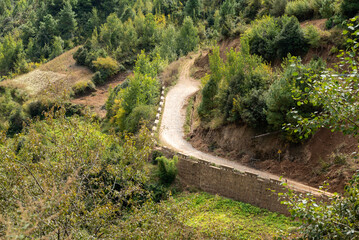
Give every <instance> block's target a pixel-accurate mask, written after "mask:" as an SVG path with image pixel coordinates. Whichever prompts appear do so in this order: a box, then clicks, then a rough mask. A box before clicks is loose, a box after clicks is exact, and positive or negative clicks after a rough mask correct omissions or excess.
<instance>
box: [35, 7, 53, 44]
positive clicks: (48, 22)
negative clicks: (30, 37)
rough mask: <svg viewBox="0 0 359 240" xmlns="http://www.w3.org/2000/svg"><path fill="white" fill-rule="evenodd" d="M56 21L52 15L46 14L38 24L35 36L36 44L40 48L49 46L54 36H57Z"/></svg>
mask: <svg viewBox="0 0 359 240" xmlns="http://www.w3.org/2000/svg"><path fill="white" fill-rule="evenodd" d="M57 33H58V31H57V21H56V20H55V19H54V18H53V17H52V15H50V14H47V15H46V16H45V17H44V19H43V21H41V22H40V27H39V30H38V34H37V39H36V40H37V44H38V45H40V46H41V47H43V46H45V45H46V44H50V43H51V41H52V39H53V38H54V36H56V35H58V34H57Z"/></svg>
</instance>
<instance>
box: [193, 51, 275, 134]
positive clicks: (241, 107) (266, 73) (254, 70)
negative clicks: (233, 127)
mask: <svg viewBox="0 0 359 240" xmlns="http://www.w3.org/2000/svg"><path fill="white" fill-rule="evenodd" d="M210 68H211V75H210V76H208V78H209V80H208V81H207V83H206V85H205V86H204V88H203V91H202V94H203V99H202V103H201V105H200V107H199V109H198V112H199V115H200V116H201V118H202V120H205V121H210V120H213V117H215V118H218V117H220V118H223V119H222V120H223V121H224V122H237V123H238V122H245V123H247V124H249V125H251V126H253V127H259V126H262V125H263V122H265V121H266V120H265V114H264V108H265V100H264V97H263V96H264V92H265V91H266V90H267V89H268V86H269V80H270V79H271V76H272V72H271V69H270V68H269V66H267V65H266V64H264V63H262V60H261V58H260V57H257V56H255V55H250V54H249V53H246V52H245V51H242V52H236V51H234V50H230V51H229V52H228V53H227V61H226V62H223V60H222V59H221V58H220V54H219V49H218V48H217V49H214V51H213V54H212V55H211V56H210Z"/></svg>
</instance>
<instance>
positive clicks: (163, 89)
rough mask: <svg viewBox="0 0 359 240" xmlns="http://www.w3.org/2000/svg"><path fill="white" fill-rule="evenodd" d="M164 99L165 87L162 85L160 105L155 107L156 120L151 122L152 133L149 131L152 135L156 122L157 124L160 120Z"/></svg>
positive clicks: (155, 128) (156, 125) (155, 129)
mask: <svg viewBox="0 0 359 240" xmlns="http://www.w3.org/2000/svg"><path fill="white" fill-rule="evenodd" d="M164 101H165V87H164V86H163V87H162V91H161V100H160V105H159V106H158V109H157V115H156V120H155V122H154V124H153V127H152V133H151V135H152V136H154V135H155V132H156V131H157V129H158V124H159V122H160V117H161V114H162V109H163V104H164Z"/></svg>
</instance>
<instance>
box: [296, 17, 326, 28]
mask: <svg viewBox="0 0 359 240" xmlns="http://www.w3.org/2000/svg"><path fill="white" fill-rule="evenodd" d="M326 21H327V19H326V18H323V19H316V20H307V21H304V22H301V23H300V26H301V27H302V28H304V27H306V26H308V25H313V26H314V27H316V28H318V29H320V30H325V22H326Z"/></svg>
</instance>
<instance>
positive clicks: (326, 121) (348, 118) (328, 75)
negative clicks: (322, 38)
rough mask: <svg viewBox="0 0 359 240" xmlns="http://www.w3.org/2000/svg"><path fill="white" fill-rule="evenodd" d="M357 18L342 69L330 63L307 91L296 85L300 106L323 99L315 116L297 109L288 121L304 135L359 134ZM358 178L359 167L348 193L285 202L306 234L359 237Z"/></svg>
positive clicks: (352, 23)
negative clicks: (293, 119) (294, 119)
mask: <svg viewBox="0 0 359 240" xmlns="http://www.w3.org/2000/svg"><path fill="white" fill-rule="evenodd" d="M357 23H358V20H357V19H356V18H353V19H351V21H350V22H349V24H348V30H346V31H345V32H344V33H345V34H347V36H348V43H350V45H351V47H350V48H349V49H348V51H345V52H342V53H341V55H339V57H341V58H340V59H342V61H341V62H340V63H339V65H338V66H337V67H338V68H337V69H336V70H334V69H326V71H323V72H321V73H320V74H318V73H315V72H309V74H308V75H307V81H306V82H305V88H304V91H302V90H299V89H298V87H295V86H293V87H292V91H291V92H292V94H293V98H294V99H295V100H296V102H297V104H298V105H299V106H301V105H303V104H312V105H313V106H318V105H320V106H321V107H322V111H321V112H313V113H312V114H311V115H310V116H309V117H306V116H303V115H301V114H299V113H297V112H296V113H295V114H297V117H298V121H297V124H290V125H288V129H296V130H297V131H298V132H300V133H301V135H302V136H304V137H308V136H309V135H310V134H311V133H312V132H315V131H316V130H318V129H319V128H322V127H327V128H330V129H332V130H333V131H334V130H337V131H341V132H343V133H346V134H352V135H354V136H357V135H358V129H359V128H358V126H359V125H358V108H357V104H358V81H359V76H358V71H357V70H358V69H357V63H358V55H357V49H358V47H359V42H358V34H359V29H358V27H359V26H358V24H357ZM343 56H344V57H343ZM342 57H343V58H342ZM294 75H295V74H294ZM353 154H355V155H357V153H353ZM358 182H359V174H358V171H357V172H356V173H355V174H354V176H353V178H352V180H351V181H350V182H349V183H348V185H347V186H345V188H344V190H345V192H344V195H343V196H340V195H337V194H334V195H332V196H329V199H327V201H325V200H324V201H320V202H318V199H315V198H314V197H312V196H303V195H299V196H298V195H295V194H293V192H291V191H289V192H288V193H286V194H285V195H284V196H285V201H284V203H285V204H287V205H288V207H289V209H290V212H291V214H292V216H293V217H295V218H297V219H299V220H300V221H301V222H302V226H301V233H302V234H303V238H304V239H358V238H359V226H358V223H359V214H358V204H359V198H358V196H359V185H358Z"/></svg>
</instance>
